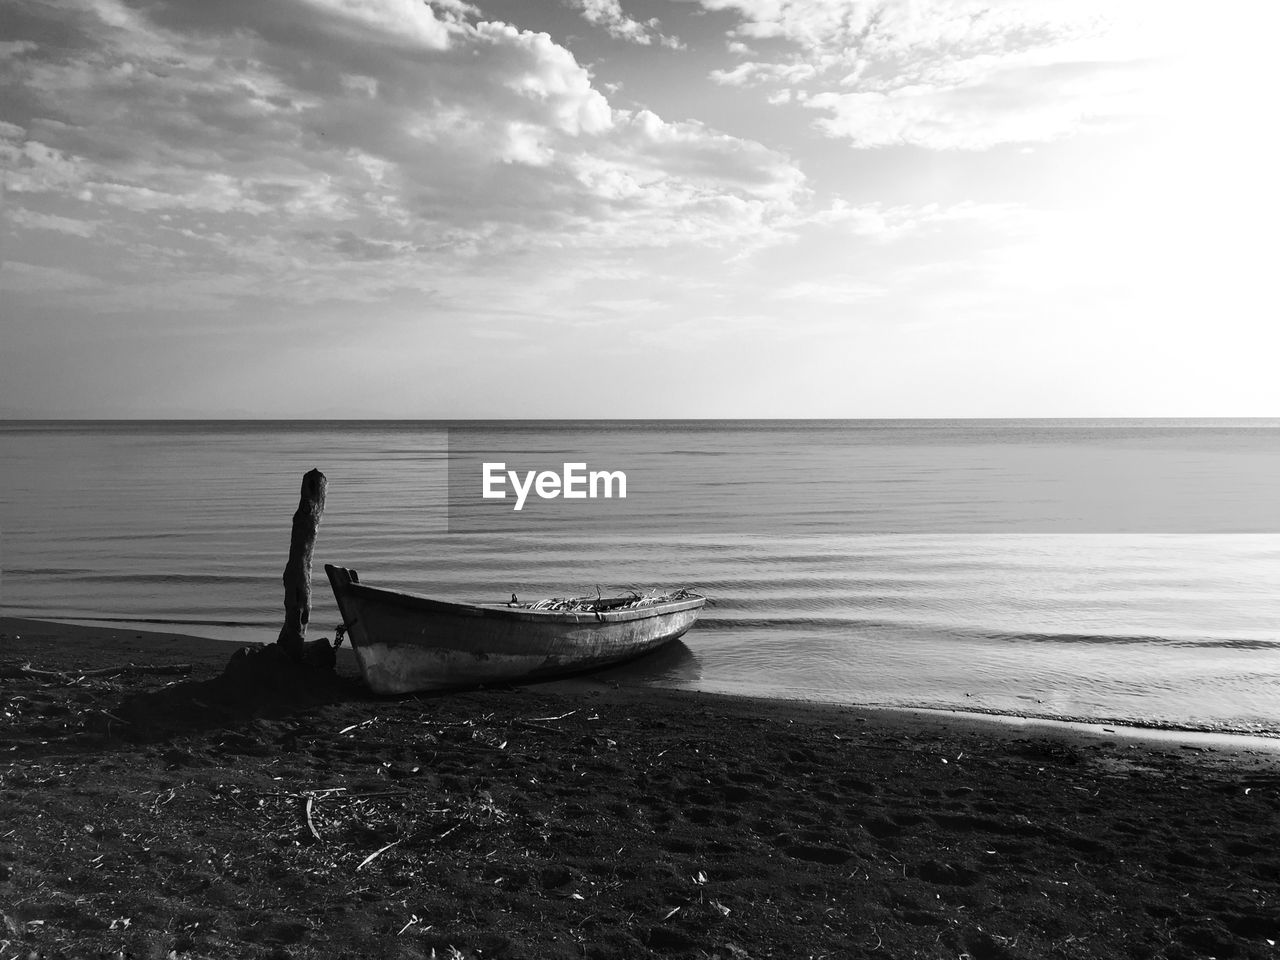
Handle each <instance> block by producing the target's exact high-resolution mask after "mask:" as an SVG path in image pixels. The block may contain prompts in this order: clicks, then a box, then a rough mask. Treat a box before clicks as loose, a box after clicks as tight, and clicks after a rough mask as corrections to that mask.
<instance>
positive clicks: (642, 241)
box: [0, 0, 804, 295]
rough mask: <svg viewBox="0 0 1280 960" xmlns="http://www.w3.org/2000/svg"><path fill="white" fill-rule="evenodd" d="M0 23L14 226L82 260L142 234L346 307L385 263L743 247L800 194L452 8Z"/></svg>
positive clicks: (697, 134)
mask: <svg viewBox="0 0 1280 960" xmlns="http://www.w3.org/2000/svg"><path fill="white" fill-rule="evenodd" d="M10 8H11V11H12V16H11V17H10V27H9V28H8V29H9V31H10V34H11V36H12V38H13V39H12V40H10V41H8V49H9V51H10V54H11V55H10V56H8V57H7V58H6V59H5V60H4V61H3V62H0V87H2V88H3V90H4V93H5V96H4V97H3V98H2V99H0V160H3V162H4V165H5V167H6V171H7V174H6V187H7V190H8V194H9V198H10V202H11V203H16V204H18V205H19V206H21V207H22V208H24V209H27V210H29V211H30V215H29V217H28V219H26V220H25V221H23V223H22V224H19V226H22V227H24V228H32V229H35V228H38V229H56V228H57V227H55V226H53V225H55V224H56V225H59V226H60V227H61V228H62V229H63V230H71V229H72V227H71V225H72V224H73V223H75V222H88V221H94V222H95V223H98V224H99V226H98V227H97V232H96V238H97V239H98V240H99V241H101V243H102V249H103V250H107V249H110V246H111V244H112V243H115V244H117V245H119V247H120V248H121V249H124V248H125V247H127V245H128V244H129V243H131V242H133V241H134V239H135V238H134V236H133V234H134V232H135V231H136V230H138V229H139V228H140V224H142V223H150V224H151V225H152V227H153V228H155V229H160V228H163V229H169V230H172V231H173V232H174V233H175V236H176V237H178V238H179V239H177V240H176V241H175V242H176V246H175V248H174V249H175V250H179V251H185V252H186V253H191V254H193V255H194V253H195V252H197V251H198V252H199V256H200V257H203V258H205V259H203V260H201V263H202V264H203V265H204V267H211V266H212V265H213V264H215V263H216V262H217V258H219V257H221V258H234V259H235V260H236V264H235V269H237V270H240V271H244V275H246V276H247V275H249V274H250V273H253V272H254V271H256V275H257V276H258V277H260V278H262V277H267V276H270V277H272V279H273V283H275V281H279V280H280V277H281V276H282V275H285V274H287V275H288V276H289V277H292V278H303V277H306V278H309V279H308V280H307V283H306V284H303V283H302V281H301V280H299V285H300V286H307V285H308V284H309V286H308V289H313V290H314V289H320V290H330V291H336V292H338V293H341V294H342V295H350V294H351V293H352V289H353V287H358V286H359V285H360V284H361V283H364V284H366V286H367V287H368V289H375V288H376V289H383V288H385V287H386V286H387V285H395V284H399V283H406V284H409V285H411V286H412V285H413V284H415V283H417V281H416V280H415V279H414V278H413V276H411V275H408V274H406V270H407V269H409V267H406V265H410V267H412V268H413V269H416V270H418V271H422V270H429V271H432V272H433V273H434V276H435V277H436V278H437V279H439V278H440V277H442V276H447V275H454V274H458V273H460V272H465V271H466V270H469V269H473V268H474V264H475V263H476V260H477V258H478V257H480V256H488V257H503V256H518V255H522V254H524V253H527V252H530V251H539V250H540V251H548V250H551V251H555V250H561V251H562V250H565V249H575V248H576V249H580V250H582V251H584V252H585V253H586V254H589V255H591V256H605V255H607V253H608V251H609V250H611V249H621V250H625V249H639V248H643V247H646V246H654V247H665V246H669V245H670V244H671V243H673V242H676V241H677V240H678V239H679V238H684V239H687V240H690V241H697V242H701V243H712V244H725V245H734V244H739V243H748V244H749V243H751V242H755V241H754V240H753V238H757V239H758V238H759V237H761V236H768V235H769V234H770V232H771V230H772V229H773V227H772V220H773V219H776V218H777V217H780V216H782V215H784V214H785V213H786V212H787V211H788V210H790V209H791V208H792V207H793V206H794V204H795V202H796V199H797V197H799V196H800V195H801V194H802V192H803V189H804V187H803V177H802V176H801V175H800V174H799V171H798V170H797V168H796V167H795V165H794V164H793V163H792V162H791V161H790V160H789V158H787V157H786V156H784V155H782V154H779V153H778V152H776V151H772V150H769V149H766V148H765V147H763V146H761V145H760V144H757V143H754V142H751V141H747V140H742V139H739V138H735V137H730V136H727V135H724V134H720V133H717V132H716V131H714V130H712V129H709V128H707V127H705V126H703V125H701V124H697V123H691V122H682V123H672V122H669V121H666V120H664V119H662V118H660V117H658V116H656V115H654V114H652V113H649V112H644V111H641V112H636V111H626V110H619V109H617V108H615V107H613V106H612V105H611V104H610V103H609V101H608V99H607V98H606V96H605V95H604V94H603V93H602V92H601V91H600V90H599V89H597V87H596V85H595V83H594V82H593V79H592V76H591V73H590V71H589V70H588V69H587V68H586V67H584V66H583V65H582V64H580V63H579V62H578V61H577V59H576V58H575V57H574V56H573V54H572V53H571V52H570V51H569V50H567V49H566V48H565V47H563V46H561V45H559V44H557V43H555V42H554V41H553V40H552V39H551V38H550V37H548V36H547V35H546V34H543V33H535V32H530V31H527V30H522V29H520V28H518V27H516V26H513V25H510V24H505V23H497V22H487V21H483V20H481V19H479V18H478V11H477V8H476V7H475V6H474V5H472V4H469V3H464V2H459V0H448V2H439V0H437V2H433V3H430V4H426V3H422V2H420V0H278V2H273V3H270V4H262V3H258V2H252V0H228V2H226V3H217V4H205V3H194V2H181V0H169V2H163V3H149V4H145V5H139V4H132V3H128V2H125V0H57V2H53V3H47V2H36V0H15V2H14V3H13V4H11V5H10ZM599 9H600V10H602V11H606V12H607V5H604V6H601V7H599ZM37 214H39V215H41V216H45V217H46V218H62V219H45V220H43V221H39V222H38V218H37ZM183 231H185V232H183ZM264 237H266V238H270V240H271V248H270V250H269V251H263V250H262V249H261V248H260V247H259V246H258V243H259V241H261V239H262V238H264ZM245 250H255V251H257V256H255V257H254V258H245V257H244V256H243V253H244V251H245ZM156 256H161V254H156ZM171 259H172V265H173V266H174V267H175V268H181V269H186V268H187V265H188V261H187V260H186V259H184V258H183V257H181V256H179V255H178V254H177V253H175V254H174V255H173V256H172V258H171ZM343 264H346V265H348V266H350V268H351V269H350V270H345V269H344V270H337V269H334V266H335V265H339V266H340V265H343ZM202 268H203V267H202ZM396 271H399V273H397V272H396ZM275 285H276V286H277V287H278V286H279V284H278V283H275Z"/></svg>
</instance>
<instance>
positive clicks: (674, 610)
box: [324, 564, 706, 694]
mask: <svg viewBox="0 0 1280 960" xmlns="http://www.w3.org/2000/svg"><path fill="white" fill-rule="evenodd" d="M324 569H325V572H326V573H327V574H328V575H329V583H330V584H332V586H333V595H334V597H335V598H336V599H337V601H338V610H339V612H340V613H341V614H342V622H343V626H344V628H345V629H346V631H347V633H348V634H349V635H350V637H351V647H352V649H353V650H354V651H355V654H356V659H357V660H358V661H359V663H360V670H361V672H362V673H363V674H364V679H365V683H367V684H368V685H369V688H370V689H371V690H373V691H374V692H375V693H384V694H399V693H412V692H415V691H419V690H443V689H448V688H450V687H465V686H477V685H479V684H486V683H508V682H511V681H514V680H532V679H539V678H545V677H551V676H556V675H560V674H566V673H577V672H580V671H584V670H590V669H594V668H597V667H603V666H607V665H609V664H614V663H619V662H621V661H623V660H629V659H631V658H632V657H636V656H639V655H640V654H642V653H647V652H648V651H650V650H654V649H656V648H658V647H660V646H662V645H663V644H665V643H670V642H671V641H672V640H675V639H677V638H679V637H681V636H682V635H683V634H684V633H685V631H687V630H688V629H689V628H690V627H691V626H693V622H694V621H695V620H697V619H698V613H699V611H700V610H701V609H702V606H703V604H705V603H706V599H705V598H704V597H700V596H697V595H696V594H687V595H686V598H685V599H678V600H668V601H665V602H652V601H645V602H644V604H643V605H641V606H635V605H634V599H635V598H626V597H624V598H617V599H616V600H615V599H606V600H602V601H600V602H599V603H598V604H593V606H596V607H597V608H596V609H594V610H589V611H573V610H545V609H531V607H530V605H527V604H525V605H522V604H518V603H513V604H504V603H480V604H472V603H452V602H449V601H445V600H433V599H431V598H430V597H424V596H420V595H418V594H413V593H403V592H401V591H398V590H386V589H382V588H379V587H371V586H368V585H366V584H363V583H361V582H360V578H359V577H358V576H357V575H356V572H355V571H354V570H348V569H346V568H344V567H335V566H332V565H329V564H326V565H325V568H324Z"/></svg>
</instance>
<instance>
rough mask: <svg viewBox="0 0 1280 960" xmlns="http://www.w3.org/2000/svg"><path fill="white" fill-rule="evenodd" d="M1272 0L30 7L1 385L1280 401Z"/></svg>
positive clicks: (847, 410)
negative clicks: (1199, 0) (1200, 0)
mask: <svg viewBox="0 0 1280 960" xmlns="http://www.w3.org/2000/svg"><path fill="white" fill-rule="evenodd" d="M1278 27H1280V10H1278V9H1277V8H1276V7H1275V5H1273V4H1271V3H1269V2H1265V0H1225V2H1221V3H1215V4H1212V5H1201V4H1190V3H1184V2H1177V0H1175V2H1168V0H1158V2H1157V0H494V2H487V0H478V2H466V0H430V2H422V0H272V2H270V3H262V2H260V0H220V2H217V3H210V2H208V0H5V5H4V11H3V13H2V14H0V165H2V169H3V175H4V193H3V224H2V227H0V260H2V264H0V417H7V418H62V417H70V418H85V417H89V418H97V417H102V418H171V417H173V418H202V417H215V418H222V417H229V418H239V417H253V418H305V417H321V418H331V417H352V418H365V417H375V418H382V417H387V418H448V419H452V418H471V417H479V418H487V417H624V418H625V417H717V418H718V417H1023V416H1028V417H1029V416H1089V417H1096V416H1276V415H1280V375H1277V363H1276V357H1277V356H1280V349H1277V348H1278V347H1280V335H1277V333H1276V332H1275V327H1276V321H1277V319H1280V311H1278V310H1277V303H1276V292H1275V274H1276V267H1275V264H1276V263H1277V260H1278V257H1277V254H1280V249H1278V248H1280V243H1278V242H1277V234H1276V224H1277V220H1278V219H1280V218H1278V214H1280V198H1278V191H1277V186H1276V174H1275V170H1277V169H1280V158H1278V157H1277V153H1278V151H1277V137H1276V134H1275V133H1274V126H1275V125H1274V112H1275V107H1274V93H1275V91H1276V90H1277V89H1280V84H1277V75H1276V73H1277V67H1276V58H1275V56H1274V53H1273V51H1272V49H1271V45H1272V42H1273V39H1272V38H1273V37H1274V36H1275V35H1276V34H1277V28H1278Z"/></svg>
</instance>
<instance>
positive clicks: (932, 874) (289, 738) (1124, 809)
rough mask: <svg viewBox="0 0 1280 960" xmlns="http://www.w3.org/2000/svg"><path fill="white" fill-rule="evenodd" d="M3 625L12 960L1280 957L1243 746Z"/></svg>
mask: <svg viewBox="0 0 1280 960" xmlns="http://www.w3.org/2000/svg"><path fill="white" fill-rule="evenodd" d="M0 634H3V636H2V637H0V676H2V677H3V679H0V958H3V960H10V958H11V957H17V956H22V957H25V956H36V957H58V956H66V957H98V956H106V957H140V958H141V957H211V958H212V957H218V958H225V957H296V958H304V957H424V958H425V957H431V956H432V955H433V953H434V956H436V957H441V958H444V957H455V958H456V957H458V956H461V957H466V958H477V960H483V958H489V957H494V958H501V957H509V958H559V957H564V958H578V957H592V958H610V957H644V956H650V955H659V956H674V957H690V958H693V957H696V958H722V960H742V958H748V957H756V958H759V957H780V958H781V957H788V958H789V957H832V958H836V957H877V958H882V957H891V958H897V957H952V958H954V957H958V956H962V955H966V954H967V955H968V956H969V957H971V958H974V960H984V958H1013V957H1026V958H1039V957H1081V958H1104V957H1105V958H1113V957H1140V958H1141V957H1151V958H1158V957H1163V958H1170V960H1178V958H1193V957H1208V956H1214V957H1275V956H1276V955H1277V950H1276V947H1275V945H1274V944H1273V943H1271V941H1280V763H1278V762H1277V759H1276V757H1277V754H1276V752H1275V751H1271V750H1267V749H1260V748H1258V747H1257V746H1256V745H1252V744H1248V743H1247V742H1244V743H1241V744H1240V745H1238V746H1236V747H1234V748H1228V749H1217V748H1208V747H1205V746H1202V745H1196V744H1179V743H1177V742H1172V741H1145V740H1140V739H1130V738H1126V737H1122V736H1119V735H1116V736H1111V735H1109V734H1107V733H1106V732H1105V731H1102V730H1101V729H1094V730H1090V731H1083V732H1082V731H1077V730H1072V729H1070V728H1065V727H1063V728H1058V727H1053V726H1051V725H1031V726H1018V725H1010V724H1007V723H988V722H982V721H978V720H973V719H967V718H959V717H953V716H948V715H938V714H931V713H924V712H921V713H911V712H890V711H867V710H856V709H849V708H838V707H825V706H814V705H804V704H794V703H788V702H778V701H759V700H750V699H744V698H734V697H724V696H716V695H705V694H691V693H683V692H673V691H659V690H654V689H651V688H642V687H625V686H623V687H621V688H617V687H615V686H614V685H613V684H612V683H609V682H602V681H600V680H598V679H595V680H593V679H590V678H586V679H576V680H573V681H563V682H558V683H552V684H539V685H536V686H529V687H520V688H511V689H502V690H487V691H480V692H469V693H461V694H454V695H449V696H437V697H419V698H408V699H402V700H386V699H378V698H374V697H372V696H369V695H368V694H366V693H364V692H362V690H361V688H360V686H359V685H358V683H356V682H355V680H354V679H353V678H352V676H351V675H352V674H354V667H353V665H352V663H351V662H350V660H349V659H348V658H340V659H339V665H338V673H339V677H338V678H323V677H317V678H315V682H305V683H304V682H298V683H293V682H291V681H290V680H288V679H287V678H284V679H278V682H277V680H272V681H271V682H256V681H255V682H249V681H244V682H243V683H241V684H240V688H239V689H237V688H236V684H237V683H240V681H228V680H225V679H217V678H218V677H219V675H220V674H221V673H222V671H223V668H224V667H225V666H226V664H227V662H228V657H229V654H230V651H231V649H232V648H230V647H229V645H227V644H225V643H219V642H215V641H207V640H200V639H196V638H186V637H175V636H173V635H169V634H163V633H140V632H138V631H136V630H133V629H127V630H126V629H114V630H113V629H109V628H93V627H76V626H64V625H57V624H47V623H40V622H36V621H20V620H13V619H7V620H0ZM264 639H268V638H264ZM27 664H29V665H30V667H31V668H32V669H33V670H35V671H44V672H32V670H27V669H24V665H27ZM129 664H134V665H138V666H143V667H146V668H149V669H151V668H165V667H171V666H175V665H190V667H191V669H190V671H189V672H188V671H181V672H176V673H165V672H159V673H153V672H129V671H125V672H119V673H117V672H115V670H114V668H117V667H124V666H126V665H129ZM86 671H106V672H104V673H98V674H90V675H85V672H86ZM343 675H345V678H344V676H343Z"/></svg>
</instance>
